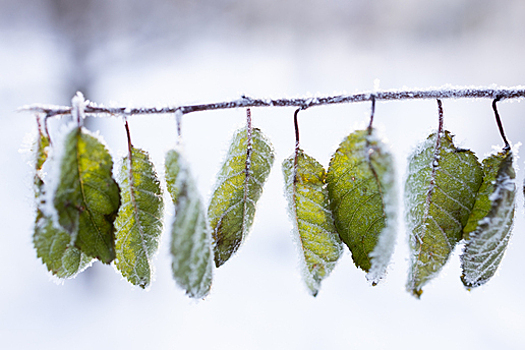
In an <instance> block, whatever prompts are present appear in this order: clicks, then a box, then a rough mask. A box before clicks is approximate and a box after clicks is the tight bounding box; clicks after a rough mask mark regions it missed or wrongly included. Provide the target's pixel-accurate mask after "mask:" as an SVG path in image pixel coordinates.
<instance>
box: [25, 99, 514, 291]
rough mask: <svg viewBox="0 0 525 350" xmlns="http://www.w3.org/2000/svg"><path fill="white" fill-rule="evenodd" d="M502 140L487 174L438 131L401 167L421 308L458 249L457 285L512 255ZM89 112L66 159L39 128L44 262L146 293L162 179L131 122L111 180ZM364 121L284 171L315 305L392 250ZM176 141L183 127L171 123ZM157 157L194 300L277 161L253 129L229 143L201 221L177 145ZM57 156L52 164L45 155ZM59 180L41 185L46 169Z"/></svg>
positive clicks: (509, 188) (175, 254)
mask: <svg viewBox="0 0 525 350" xmlns="http://www.w3.org/2000/svg"><path fill="white" fill-rule="evenodd" d="M496 102H497V101H494V103H493V108H494V111H495V113H496V117H497V122H498V125H499V126H500V132H501V134H502V136H503V139H504V141H505V144H506V146H505V148H504V149H503V151H502V152H500V153H498V154H496V155H493V156H490V157H489V158H487V159H485V160H484V161H483V166H481V165H480V164H479V162H478V160H477V158H476V156H475V155H474V154H473V153H472V152H471V151H469V150H464V149H458V148H456V147H455V146H454V145H453V141H452V135H451V134H450V132H448V131H443V113H442V106H441V102H440V101H438V107H439V112H440V113H439V116H440V119H439V121H440V123H439V128H438V131H437V133H434V134H432V135H430V136H429V137H428V138H427V140H426V141H425V142H424V143H423V144H422V145H420V146H419V147H418V148H417V150H416V151H415V152H414V154H413V155H412V156H411V157H410V159H409V169H408V176H407V180H406V184H405V206H406V212H407V221H408V226H409V229H410V237H411V239H410V247H411V268H410V272H409V279H408V283H407V289H408V290H409V291H410V292H412V293H413V294H414V295H415V296H417V297H419V296H420V295H421V293H422V287H423V286H424V285H425V284H426V283H427V282H428V281H430V280H431V279H432V278H433V277H434V276H435V275H436V274H437V273H438V272H439V271H440V269H441V268H442V267H443V265H444V264H445V263H446V261H447V260H448V257H449V255H450V253H451V252H452V251H453V249H454V247H455V246H456V245H457V244H458V243H459V242H460V241H461V240H464V241H465V242H466V243H465V247H464V250H463V253H462V255H461V263H462V269H463V274H462V276H461V280H462V281H463V283H464V285H465V286H466V287H467V288H473V287H476V286H479V285H481V284H483V283H485V282H486V281H487V280H488V279H490V278H491V277H492V275H493V274H494V272H495V271H496V269H497V266H498V265H499V263H500V261H501V259H502V257H503V253H504V251H505V249H506V246H507V243H508V240H509V237H510V231H511V227H512V220H513V216H514V198H515V184H514V179H515V174H514V170H513V166H512V153H511V151H510V146H509V144H508V142H507V141H506V138H505V136H504V133H503V129H502V127H501V122H500V120H499V115H498V114H497V109H496ZM84 104H85V101H84V100H83V98H82V96H81V95H77V96H76V97H75V98H74V99H73V106H74V109H73V117H74V119H76V120H77V123H76V125H75V126H74V127H73V128H72V129H71V130H70V131H69V132H68V133H67V135H66V136H65V139H64V142H63V146H62V149H60V147H61V146H60V145H56V146H55V145H51V141H50V138H49V135H48V133H47V131H46V130H47V128H43V127H42V125H41V123H40V120H39V119H38V118H37V121H38V138H37V142H36V147H35V148H36V152H35V153H36V162H35V170H36V174H35V178H34V186H35V197H36V203H37V205H36V207H37V215H36V223H35V231H34V245H35V248H36V251H37V255H38V257H40V258H41V259H42V261H43V262H44V264H45V265H46V266H47V268H48V270H49V271H50V272H51V273H52V274H53V275H56V276H57V277H59V278H69V277H73V276H75V275H76V274H77V273H79V272H81V271H82V270H83V269H85V268H86V267H87V266H89V264H90V263H91V262H92V261H93V260H94V259H98V260H100V261H101V262H103V263H105V264H109V263H111V262H113V261H114V263H115V266H116V267H117V269H118V270H119V271H120V272H121V273H122V275H123V276H124V277H125V278H126V279H127V280H128V281H129V282H131V283H132V284H134V285H138V286H140V287H143V288H145V287H146V286H148V285H149V284H150V283H151V278H152V271H153V266H152V256H153V255H155V253H156V251H157V249H158V245H159V239H160V235H161V232H162V230H163V223H162V222H163V220H162V214H163V210H164V204H163V193H162V187H161V182H160V179H159V178H158V176H157V173H156V171H155V169H154V166H153V164H152V162H151V161H150V159H149V155H148V153H147V152H146V151H144V150H141V149H138V148H135V147H134V146H133V145H132V143H131V137H130V132H129V127H128V124H127V121H125V129H126V133H127V136H128V155H127V156H126V157H124V159H122V161H121V167H120V171H119V174H118V176H117V178H118V181H115V180H113V177H112V168H113V162H112V159H111V156H110V155H109V152H108V151H107V149H106V148H105V146H104V145H103V144H102V143H101V142H100V141H99V140H98V139H97V138H96V137H94V136H93V135H91V134H89V133H88V132H87V131H86V130H85V129H84V128H83V127H82V126H81V120H82V118H83V115H82V111H83V105H84ZM374 110H375V100H374V99H372V117H371V120H370V124H369V126H368V128H367V129H365V130H358V131H355V132H353V133H352V134H350V135H349V136H348V137H346V138H345V139H344V140H343V142H342V143H341V144H340V146H339V147H338V149H337V150H336V152H335V153H334V155H333V156H332V158H331V160H330V164H329V167H328V170H327V171H325V169H324V168H323V166H322V165H321V164H320V163H318V162H317V161H316V160H315V159H313V158H312V157H310V156H308V155H307V154H306V153H305V152H304V151H303V150H302V149H301V148H300V145H299V131H298V123H297V116H298V112H299V109H298V110H297V111H296V112H295V114H294V123H295V130H296V147H295V151H294V154H292V155H291V156H290V157H289V158H287V159H285V160H284V162H283V164H282V171H283V175H284V180H285V196H286V198H287V201H288V206H289V216H290V219H291V221H292V226H293V232H294V235H295V236H296V238H297V242H298V248H299V250H300V255H301V260H302V261H303V262H304V264H303V266H304V268H303V277H304V281H305V284H306V286H307V287H308V289H309V291H310V293H311V294H312V295H314V296H315V295H317V293H318V291H319V288H320V284H321V281H322V280H323V279H324V278H325V277H327V276H328V275H329V274H330V272H331V271H332V270H333V269H334V267H335V265H336V263H337V261H338V259H339V258H340V257H341V255H342V253H343V243H344V244H345V245H346V246H347V247H348V248H349V249H350V251H351V253H352V258H353V261H354V263H355V265H356V266H357V267H358V268H361V269H362V270H364V271H366V272H367V275H366V277H367V279H368V280H369V281H370V282H371V284H372V285H376V284H377V283H378V282H379V281H380V280H381V279H382V278H383V277H384V276H385V274H386V270H387V266H388V263H389V261H390V257H391V255H392V252H393V249H394V245H395V236H396V233H395V226H396V218H397V210H396V208H397V196H396V193H395V173H394V168H393V161H392V156H391V155H390V153H389V152H388V151H387V150H386V147H385V146H384V145H383V144H382V142H381V141H380V140H379V139H378V138H377V136H376V135H375V131H374V129H373V127H372V121H373V116H374ZM177 121H178V124H179V130H180V116H179V117H178V118H177ZM180 140H181V139H180V131H179V139H178V147H177V148H176V149H173V150H170V151H169V152H168V153H167V155H166V159H165V176H166V179H165V180H166V187H167V189H168V192H169V194H170V196H171V198H172V200H173V204H174V206H175V219H174V221H173V223H172V226H171V229H170V232H171V245H170V252H171V256H172V271H173V276H174V279H175V280H176V282H177V284H178V285H179V286H181V288H183V289H184V290H185V291H186V293H187V294H188V295H189V296H190V297H194V298H202V297H204V296H206V295H207V294H208V293H209V291H210V287H211V282H212V270H213V262H215V266H216V267H220V266H221V265H223V264H224V263H225V262H226V261H227V260H228V259H229V258H230V257H231V256H232V254H234V253H235V252H236V251H237V250H238V248H239V247H240V245H241V244H242V242H243V241H244V240H245V238H246V236H247V234H248V232H249V230H250V228H251V226H252V224H253V219H254V215H255V208H256V203H257V201H258V199H259V197H260V196H261V193H262V189H263V186H264V183H265V182H266V179H267V178H268V175H269V173H270V170H271V167H272V164H273V161H274V158H275V156H274V151H273V147H272V145H271V143H270V142H269V140H268V139H267V138H266V137H265V136H264V135H263V133H262V132H261V131H260V130H259V129H257V128H253V127H252V125H251V114H250V110H249V109H248V110H247V126H246V128H241V129H239V130H238V131H236V132H235V134H234V136H233V139H232V141H231V144H230V148H229V150H228V153H227V156H226V158H225V160H224V163H223V165H222V167H221V169H220V171H219V174H218V176H217V184H216V186H215V190H214V192H213V194H212V197H211V201H210V204H209V206H208V209H207V211H206V209H205V207H204V205H203V203H202V200H201V198H200V195H199V193H198V190H197V187H196V185H195V181H194V180H193V178H192V175H191V172H190V169H189V167H188V164H187V162H186V161H185V159H184V155H183V152H182V147H181V144H180ZM50 150H51V151H52V156H51V157H48V154H49V153H50ZM48 158H51V159H49V163H51V165H49V166H48V167H55V168H57V169H58V170H54V171H52V173H53V174H55V173H58V174H59V175H58V176H57V177H58V179H57V180H54V179H53V178H49V179H48V178H46V177H45V171H44V168H45V164H46V163H47V162H48Z"/></svg>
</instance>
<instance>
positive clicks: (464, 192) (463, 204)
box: [405, 131, 483, 297]
mask: <svg viewBox="0 0 525 350" xmlns="http://www.w3.org/2000/svg"><path fill="white" fill-rule="evenodd" d="M482 176H483V174H482V170H481V166H480V164H479V162H478V159H477V157H476V156H475V155H474V154H473V153H472V152H471V151H469V150H464V149H458V148H456V147H455V146H454V144H453V141H452V136H451V134H450V133H449V132H448V131H445V132H444V133H441V134H437V133H434V134H431V135H430V136H429V137H428V138H427V140H426V141H425V142H424V143H423V144H422V145H421V146H420V147H419V148H418V149H417V150H416V151H415V152H414V153H413V154H412V156H411V157H410V159H409V162H408V177H407V180H406V183H405V206H406V211H407V221H408V228H409V229H410V248H411V267H410V272H409V278H408V282H407V290H409V291H410V292H412V293H413V294H414V295H415V296H417V297H420V296H421V293H423V291H422V287H423V286H424V285H425V284H426V283H427V282H429V281H430V280H431V279H432V278H433V277H434V276H436V275H437V273H438V272H439V271H440V270H441V268H442V267H443V265H445V263H446V261H447V259H448V257H449V255H450V253H451V252H452V250H453V249H454V247H455V246H456V244H457V243H458V242H459V241H460V240H461V238H462V234H463V228H464V227H465V225H466V224H467V221H468V219H469V215H470V213H471V211H472V208H473V206H474V202H475V201H476V197H477V193H478V190H479V187H480V185H481V181H482Z"/></svg>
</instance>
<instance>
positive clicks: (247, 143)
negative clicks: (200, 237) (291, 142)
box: [208, 128, 275, 267]
mask: <svg viewBox="0 0 525 350" xmlns="http://www.w3.org/2000/svg"><path fill="white" fill-rule="evenodd" d="M274 157H275V156H274V152H273V147H272V145H271V143H270V142H269V141H268V139H267V138H266V137H265V136H264V135H263V134H262V132H261V131H260V130H259V129H256V128H255V129H252V130H251V134H250V137H248V132H247V131H246V129H245V128H242V129H239V130H237V132H236V133H235V134H234V136H233V139H232V141H231V143H230V149H229V151H228V154H227V156H226V159H225V160H224V163H223V165H222V168H221V170H220V171H219V174H218V175H217V185H216V187H215V191H214V193H213V195H212V198H211V202H210V206H209V207H208V220H209V222H210V227H211V229H212V235H213V239H214V241H215V247H214V253H215V265H216V266H217V267H219V266H221V265H222V264H224V263H225V262H226V261H227V260H228V259H229V258H230V257H231V255H232V254H233V253H234V252H236V251H237V249H238V248H239V246H240V245H241V243H242V241H243V240H244V238H245V237H246V235H247V234H248V232H249V230H250V228H251V226H252V224H253V218H254V215H255V206H256V203H257V201H258V200H259V197H260V196H261V194H262V189H263V185H264V183H265V182H266V179H267V178H268V175H269V174H270V170H271V167H272V164H273V161H274Z"/></svg>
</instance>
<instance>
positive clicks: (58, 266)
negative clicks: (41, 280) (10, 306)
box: [33, 130, 92, 278]
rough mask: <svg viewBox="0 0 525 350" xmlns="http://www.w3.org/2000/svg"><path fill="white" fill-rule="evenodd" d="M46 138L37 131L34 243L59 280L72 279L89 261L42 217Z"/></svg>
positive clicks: (66, 237)
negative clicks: (42, 172)
mask: <svg viewBox="0 0 525 350" xmlns="http://www.w3.org/2000/svg"><path fill="white" fill-rule="evenodd" d="M48 147H49V137H47V136H46V135H44V133H43V132H42V130H38V139H37V142H36V145H35V176H34V186H35V199H36V220H35V229H34V234H33V244H34V246H35V249H36V253H37V256H38V257H39V258H41V259H42V262H43V263H44V264H45V265H46V267H47V269H48V270H49V271H50V272H51V273H52V274H53V275H55V276H57V277H59V278H71V277H74V276H76V275H77V274H78V273H79V272H81V271H82V270H83V269H85V268H86V267H87V266H88V265H89V264H90V262H91V260H92V259H91V258H89V257H87V256H86V255H85V254H83V253H82V252H81V251H80V250H79V249H77V248H76V247H75V246H74V245H73V244H71V236H70V235H69V234H68V233H67V232H66V231H65V230H63V229H61V228H57V227H55V225H54V224H53V219H52V218H51V217H50V216H47V215H46V214H44V212H43V210H42V207H43V206H44V204H45V200H46V199H45V192H46V186H45V185H46V184H45V182H44V179H43V177H42V174H41V171H42V166H43V164H44V162H45V161H46V160H47V156H48Z"/></svg>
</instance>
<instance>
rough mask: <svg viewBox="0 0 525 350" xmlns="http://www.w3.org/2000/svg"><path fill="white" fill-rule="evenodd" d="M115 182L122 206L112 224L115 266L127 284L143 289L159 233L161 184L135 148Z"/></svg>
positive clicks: (149, 275)
mask: <svg viewBox="0 0 525 350" xmlns="http://www.w3.org/2000/svg"><path fill="white" fill-rule="evenodd" d="M118 180H119V181H118V183H119V185H120V189H121V193H120V195H121V203H122V204H121V206H120V208H119V211H118V216H117V218H116V220H115V228H116V231H117V232H116V243H115V246H116V260H115V265H116V267H117V269H118V270H119V271H120V272H121V273H122V275H123V276H124V277H126V279H127V280H128V281H129V282H131V283H132V284H134V285H139V286H140V287H142V288H145V287H146V286H148V285H149V284H150V282H151V277H152V261H151V258H152V256H153V255H154V254H155V252H156V251H157V249H158V246H159V239H160V234H161V233H162V214H163V210H164V203H163V200H162V190H161V187H160V181H159V179H158V177H157V173H156V172H155V169H154V167H153V163H152V162H151V161H150V159H149V155H148V153H147V152H146V151H143V150H141V149H138V148H134V147H131V154H129V155H128V156H127V157H124V159H123V160H122V166H121V168H120V173H119V179H118Z"/></svg>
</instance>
